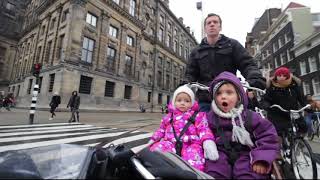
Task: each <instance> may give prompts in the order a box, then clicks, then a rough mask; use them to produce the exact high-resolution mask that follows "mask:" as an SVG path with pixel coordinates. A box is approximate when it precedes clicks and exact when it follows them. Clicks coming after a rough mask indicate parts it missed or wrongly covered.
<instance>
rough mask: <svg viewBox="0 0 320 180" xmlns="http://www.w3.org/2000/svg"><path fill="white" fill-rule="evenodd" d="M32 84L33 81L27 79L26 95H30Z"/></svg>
mask: <svg viewBox="0 0 320 180" xmlns="http://www.w3.org/2000/svg"><path fill="white" fill-rule="evenodd" d="M32 82H33V79H29V84H28V89H27V94H31V89H32Z"/></svg>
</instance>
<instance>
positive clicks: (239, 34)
mask: <svg viewBox="0 0 320 180" xmlns="http://www.w3.org/2000/svg"><path fill="white" fill-rule="evenodd" d="M200 1H202V11H203V12H201V11H200V10H197V8H196V2H200ZM290 2H292V1H290V0H169V7H170V9H171V11H172V12H173V13H174V14H175V15H176V16H177V17H178V18H179V17H183V23H184V24H185V25H186V26H190V29H191V31H194V33H195V37H196V39H197V41H198V42H200V37H201V26H202V24H201V20H202V17H205V16H206V15H207V14H208V13H216V14H219V15H220V16H221V18H222V34H225V35H226V36H229V37H231V38H234V39H237V40H238V41H239V42H240V43H241V44H242V45H244V43H245V38H246V35H247V32H251V29H252V26H253V24H254V20H255V19H256V18H259V17H260V16H261V15H262V14H263V12H264V11H265V9H267V8H282V9H284V8H286V7H287V6H288V4H289V3H290ZM293 2H296V3H299V4H302V5H305V6H307V7H310V10H311V12H320V1H319V0H293Z"/></svg>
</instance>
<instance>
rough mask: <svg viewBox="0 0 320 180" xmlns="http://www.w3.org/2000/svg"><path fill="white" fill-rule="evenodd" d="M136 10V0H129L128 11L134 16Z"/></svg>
mask: <svg viewBox="0 0 320 180" xmlns="http://www.w3.org/2000/svg"><path fill="white" fill-rule="evenodd" d="M135 11H136V1H135V0H130V7H129V13H130V14H131V15H132V16H134V15H135Z"/></svg>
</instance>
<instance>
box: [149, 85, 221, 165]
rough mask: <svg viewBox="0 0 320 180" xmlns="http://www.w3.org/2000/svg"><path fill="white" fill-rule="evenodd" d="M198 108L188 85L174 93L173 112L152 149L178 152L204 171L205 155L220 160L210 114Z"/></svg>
mask: <svg viewBox="0 0 320 180" xmlns="http://www.w3.org/2000/svg"><path fill="white" fill-rule="evenodd" d="M198 111H199V106H198V103H197V102H196V101H195V100H194V93H193V91H192V90H191V89H190V88H189V87H188V86H186V85H184V86H180V87H179V88H178V89H177V90H176V91H175V92H174V94H173V98H172V102H171V104H169V113H168V114H167V115H166V116H164V117H163V119H162V121H161V124H160V128H159V129H158V130H156V131H155V132H154V134H153V136H152V137H151V140H150V141H149V144H150V150H151V151H162V152H173V153H176V154H178V155H180V156H181V157H182V159H184V160H185V161H187V162H189V163H190V164H191V165H192V166H193V167H195V168H197V169H199V170H201V171H203V170H204V163H205V158H208V159H210V160H217V159H218V152H217V147H216V145H215V143H214V136H213V134H212V132H211V130H210V129H209V127H208V121H207V117H206V114H205V113H204V112H198ZM202 147H203V148H202Z"/></svg>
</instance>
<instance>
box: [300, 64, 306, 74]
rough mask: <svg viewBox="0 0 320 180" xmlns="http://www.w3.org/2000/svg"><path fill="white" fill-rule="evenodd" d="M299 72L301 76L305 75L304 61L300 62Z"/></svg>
mask: <svg viewBox="0 0 320 180" xmlns="http://www.w3.org/2000/svg"><path fill="white" fill-rule="evenodd" d="M300 72H301V75H305V74H307V66H306V62H305V61H302V62H300Z"/></svg>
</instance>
